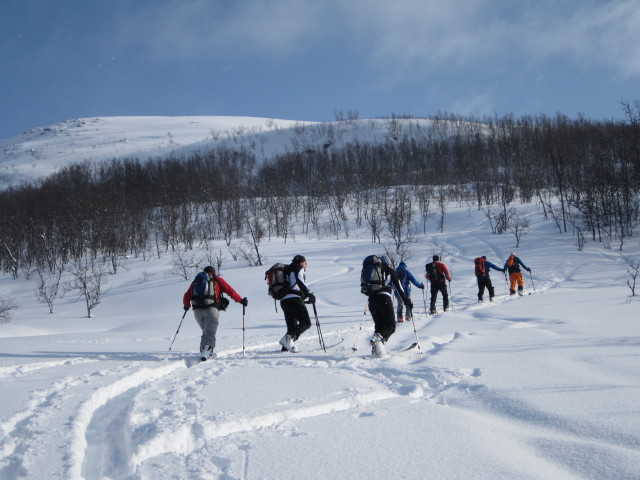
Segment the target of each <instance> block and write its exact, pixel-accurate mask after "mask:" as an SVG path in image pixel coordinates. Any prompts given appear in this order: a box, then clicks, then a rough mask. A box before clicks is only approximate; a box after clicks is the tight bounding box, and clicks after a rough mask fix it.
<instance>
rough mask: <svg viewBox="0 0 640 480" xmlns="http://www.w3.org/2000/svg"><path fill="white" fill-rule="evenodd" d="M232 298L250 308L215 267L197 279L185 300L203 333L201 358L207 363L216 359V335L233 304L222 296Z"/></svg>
mask: <svg viewBox="0 0 640 480" xmlns="http://www.w3.org/2000/svg"><path fill="white" fill-rule="evenodd" d="M223 293H226V294H227V295H229V296H230V297H231V298H232V299H233V300H234V301H235V302H236V303H240V304H242V305H243V306H245V307H246V306H247V303H248V301H247V297H244V298H241V297H240V295H238V293H237V292H236V291H235V290H234V289H233V288H231V287H230V286H229V284H228V283H227V282H225V281H224V279H222V278H221V277H219V276H218V275H216V270H215V268H213V267H212V266H211V265H209V266H208V267H204V269H203V270H202V272H200V273H199V274H198V275H196V278H195V279H194V280H193V282H191V285H189V288H188V289H187V291H186V292H185V293H184V296H183V297H182V304H183V306H184V310H185V312H186V311H187V310H189V307H192V308H193V316H194V317H195V319H196V322H198V326H199V327H200V329H201V330H202V336H201V337H200V358H201V359H202V360H203V361H204V360H206V359H207V358H211V357H212V356H213V349H214V348H216V332H217V331H218V317H219V315H220V311H221V310H225V309H226V308H227V306H228V305H229V300H228V299H226V298H225V297H223V296H222V294H223Z"/></svg>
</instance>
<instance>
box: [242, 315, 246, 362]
mask: <svg viewBox="0 0 640 480" xmlns="http://www.w3.org/2000/svg"><path fill="white" fill-rule="evenodd" d="M246 308H247V307H245V306H244V305H242V358H244V332H245V312H246Z"/></svg>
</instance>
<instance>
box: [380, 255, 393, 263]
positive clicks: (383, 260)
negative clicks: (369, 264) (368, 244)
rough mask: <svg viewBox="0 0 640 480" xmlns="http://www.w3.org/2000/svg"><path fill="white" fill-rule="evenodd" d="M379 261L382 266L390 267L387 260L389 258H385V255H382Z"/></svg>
mask: <svg viewBox="0 0 640 480" xmlns="http://www.w3.org/2000/svg"><path fill="white" fill-rule="evenodd" d="M380 261H381V262H382V263H383V264H384V265H391V261H390V260H389V257H387V256H386V255H382V256H381V257H380Z"/></svg>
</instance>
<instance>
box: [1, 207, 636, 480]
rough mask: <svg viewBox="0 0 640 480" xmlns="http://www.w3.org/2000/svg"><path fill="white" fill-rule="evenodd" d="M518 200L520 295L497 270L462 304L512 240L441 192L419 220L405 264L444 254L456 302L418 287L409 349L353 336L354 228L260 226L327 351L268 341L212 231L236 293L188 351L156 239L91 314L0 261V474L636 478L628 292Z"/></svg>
mask: <svg viewBox="0 0 640 480" xmlns="http://www.w3.org/2000/svg"><path fill="white" fill-rule="evenodd" d="M519 208H522V211H523V213H526V214H527V215H528V218H529V219H530V220H531V232H530V234H529V235H528V236H527V237H525V238H524V239H523V242H522V244H521V248H520V249H519V251H518V253H519V255H521V257H522V259H523V260H524V262H525V263H526V264H527V265H528V266H530V267H531V268H532V270H533V275H532V276H529V275H528V274H525V282H526V289H525V293H526V295H525V296H524V297H520V298H509V297H507V296H506V295H505V284H504V279H503V277H502V275H501V274H500V273H499V272H494V273H493V274H492V277H493V281H494V285H495V287H496V290H497V293H498V294H499V295H498V297H497V301H496V302H493V303H489V302H485V303H482V304H478V303H477V301H476V296H475V295H476V291H477V290H476V285H475V278H474V276H473V262H472V259H473V258H474V257H475V256H478V255H482V254H484V255H487V256H488V258H489V260H491V261H493V262H495V263H498V264H501V263H502V262H504V260H505V258H506V256H507V255H508V254H509V252H510V251H511V249H512V248H513V244H514V239H513V237H512V236H510V235H502V236H492V235H491V234H490V233H489V226H488V225H487V223H486V220H485V218H484V215H483V214H482V213H481V212H477V211H474V210H471V211H470V210H469V209H467V208H460V207H457V206H455V205H450V207H449V210H448V213H447V217H446V229H447V233H445V234H432V233H430V234H428V235H426V236H419V237H418V241H417V242H416V243H415V244H413V246H412V257H411V258H410V259H409V260H408V262H407V263H408V265H409V268H410V269H411V270H412V271H413V272H414V273H415V274H416V275H417V276H419V277H422V272H423V269H424V264H425V262H426V261H427V260H428V259H429V258H430V257H431V255H432V253H433V251H434V249H435V250H438V251H442V252H443V260H444V261H445V262H446V263H447V264H448V266H449V267H450V269H451V271H452V275H453V281H452V282H451V289H452V299H453V311H451V312H447V313H441V314H439V315H436V316H427V315H425V314H424V298H423V296H422V292H421V291H420V290H419V289H416V288H414V289H413V300H414V302H415V311H416V314H417V315H416V320H415V328H416V330H415V332H414V328H413V325H412V324H411V323H408V324H400V325H398V328H397V331H396V333H395V334H394V335H393V336H392V337H391V339H390V341H389V342H388V349H389V350H390V351H392V352H398V351H399V350H401V349H403V348H404V347H406V346H407V345H410V344H411V343H412V342H414V341H415V340H416V335H417V338H418V339H419V341H420V348H419V349H418V348H414V349H413V350H410V351H409V352H406V353H395V354H394V355H393V356H392V357H391V358H388V359H373V358H370V357H369V355H368V354H369V345H368V340H369V338H370V337H371V334H372V332H373V324H372V321H371V318H370V317H369V315H368V314H367V315H364V316H363V314H364V306H365V302H366V298H365V297H364V296H362V295H361V294H360V292H359V274H360V266H361V262H362V259H363V258H364V257H365V256H366V255H368V254H371V253H378V254H380V253H381V251H382V247H381V245H378V244H372V243H370V240H369V237H370V235H369V234H368V233H367V232H365V231H362V230H358V229H357V228H355V226H353V228H352V229H351V234H350V237H349V238H342V239H339V240H336V239H321V238H320V239H319V238H308V237H306V236H305V235H303V234H301V233H300V232H296V235H295V239H294V238H293V237H290V238H289V240H288V243H286V244H284V243H282V242H281V241H275V240H274V241H272V242H264V244H263V245H262V251H263V254H264V255H265V256H266V257H267V259H268V260H267V262H268V263H269V264H270V263H273V262H276V261H285V262H288V261H290V259H291V258H292V257H293V256H294V255H295V254H298V253H301V254H304V255H305V256H306V257H307V259H308V260H309V268H308V271H307V280H308V283H309V284H310V285H311V288H312V290H313V291H314V292H315V294H316V297H317V299H318V303H317V311H318V318H319V321H320V324H321V328H322V333H323V335H324V340H325V342H326V344H327V345H335V346H333V348H330V349H329V350H328V351H327V352H326V353H325V352H323V351H321V350H319V343H318V336H317V329H316V326H315V325H313V326H312V328H311V329H310V330H309V331H308V332H306V333H305V334H304V335H303V336H302V338H301V340H300V342H299V344H300V353H298V354H295V355H294V354H283V353H280V351H279V350H280V349H279V346H278V343H277V342H278V339H279V338H280V337H281V336H282V335H283V334H284V331H285V325H284V320H283V318H282V312H281V311H280V308H278V310H277V311H276V310H275V309H274V303H273V301H271V299H270V298H269V297H268V296H267V295H266V285H265V283H264V270H265V269H266V268H267V267H247V266H244V265H242V264H240V263H235V262H233V261H232V260H231V258H230V255H228V252H227V250H226V246H225V245H224V243H223V242H221V243H220V244H219V245H216V247H219V248H220V249H221V250H222V251H223V252H224V253H225V261H224V264H223V267H222V274H223V276H224V278H225V279H226V280H227V281H228V282H229V283H230V284H231V285H232V286H233V287H235V288H236V289H237V290H238V292H239V293H240V294H241V295H243V296H247V297H248V298H249V306H248V308H247V310H246V315H245V316H244V317H243V313H242V308H241V307H240V306H239V305H238V304H232V305H231V306H230V307H229V309H228V311H226V312H224V313H223V314H222V316H221V324H220V328H219V330H218V345H217V348H216V351H217V353H218V358H217V359H215V360H213V361H209V362H205V363H199V362H197V361H196V357H197V355H196V353H195V352H196V350H197V347H198V341H199V330H198V328H197V325H196V323H195V321H194V319H193V315H192V313H191V312H188V313H187V316H186V317H185V319H184V322H183V323H182V324H180V319H181V317H182V313H183V312H182V306H181V299H182V294H183V293H184V291H185V290H186V289H187V286H188V282H187V281H185V280H183V279H180V278H178V277H177V276H175V275H172V274H170V271H171V270H172V267H171V265H172V263H173V260H172V257H171V255H170V254H166V255H164V256H163V257H162V258H160V259H158V258H156V257H155V256H153V255H152V256H150V257H149V258H148V259H147V260H143V259H142V258H138V259H135V258H131V259H128V260H127V263H126V269H121V270H120V271H119V273H117V274H116V275H112V276H110V277H109V287H110V290H109V292H108V294H107V295H106V296H105V297H104V300H103V302H102V304H100V305H99V306H98V307H97V308H96V309H95V310H94V314H95V316H94V318H91V319H88V318H86V317H85V315H86V312H85V310H84V306H83V304H82V302H74V299H73V298H72V297H70V296H66V297H64V298H61V299H59V300H58V302H57V303H56V306H55V313H54V314H48V310H47V307H46V305H44V304H41V303H38V302H37V301H36V300H35V295H34V283H33V279H31V280H26V279H24V278H21V279H19V280H12V279H11V278H10V277H9V276H7V275H5V276H2V277H0V291H1V292H2V294H3V295H5V296H10V297H11V298H12V299H14V300H15V301H16V303H17V305H18V307H19V308H18V309H17V310H15V311H14V318H13V321H12V322H11V323H9V324H5V325H0V337H1V338H0V398H2V401H1V402H0V479H2V480H9V479H19V478H26V479H38V480H41V479H44V478H46V479H73V480H75V479H80V478H84V479H88V480H93V479H104V478H112V479H116V478H117V479H154V480H156V479H169V478H180V479H186V478H189V479H213V478H221V479H222V478H224V479H245V480H250V479H276V478H282V477H300V478H306V479H327V478H336V479H352V480H356V479H366V480H370V479H372V478H376V479H378V478H385V479H387V478H388V479H391V478H393V479H396V478H404V479H416V480H417V479H424V478H438V479H447V480H448V479H465V480H468V479H491V480H499V479H504V480H513V479H540V480H548V479H561V480H565V479H567V480H578V479H627V480H630V479H637V478H639V477H638V472H640V410H639V408H638V395H639V394H640V390H639V385H640V368H639V367H640V360H639V359H640V356H639V355H638V352H639V350H638V349H639V347H640V334H639V332H640V330H639V329H638V318H640V303H639V302H638V300H637V299H636V298H633V299H631V301H628V299H627V295H628V293H629V289H628V288H627V287H626V285H625V280H626V278H627V273H626V271H625V264H624V262H623V261H622V260H621V259H620V256H619V254H618V253H617V252H616V251H613V250H606V249H604V248H603V247H602V246H601V245H600V244H591V243H589V244H587V246H586V248H585V250H584V251H582V252H578V251H577V249H576V247H575V241H574V239H573V238H572V237H571V236H569V235H567V234H564V235H563V234H559V233H557V231H555V230H554V228H553V226H552V224H551V223H550V222H548V221H545V220H543V219H542V218H541V214H540V213H539V212H537V211H536V208H535V206H524V207H519ZM434 230H435V224H428V231H430V232H433V231H434ZM626 248H627V250H626V253H627V254H629V255H632V254H635V255H637V254H639V253H640V248H638V245H637V242H634V243H633V244H632V243H631V242H628V243H627V247H626ZM195 253H199V252H195ZM193 273H194V274H195V273H196V272H195V271H194V272H193ZM529 293H530V294H531V295H529ZM440 304H441V303H440V301H438V305H440ZM312 315H313V313H312ZM312 318H313V317H312ZM179 325H181V327H180V331H179V333H178V335H177V339H176V341H175V343H174V345H173V348H172V351H171V352H168V347H169V345H170V343H171V340H172V338H173V337H174V335H175V334H176V330H177V328H178V326H179ZM243 325H244V326H245V327H246V328H244V329H243ZM337 342H341V343H338V344H337V345H336V343H337ZM243 346H244V354H243ZM354 349H355V350H354Z"/></svg>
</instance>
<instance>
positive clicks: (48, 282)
mask: <svg viewBox="0 0 640 480" xmlns="http://www.w3.org/2000/svg"><path fill="white" fill-rule="evenodd" d="M63 272H64V267H63V266H59V265H56V266H55V268H54V270H53V271H52V272H49V273H43V272H42V270H40V269H38V280H37V283H36V293H37V296H38V299H39V300H40V301H43V302H45V303H46V304H47V306H48V307H49V313H53V303H54V302H55V300H56V298H57V297H58V292H59V291H60V280H61V279H62V273H63Z"/></svg>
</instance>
